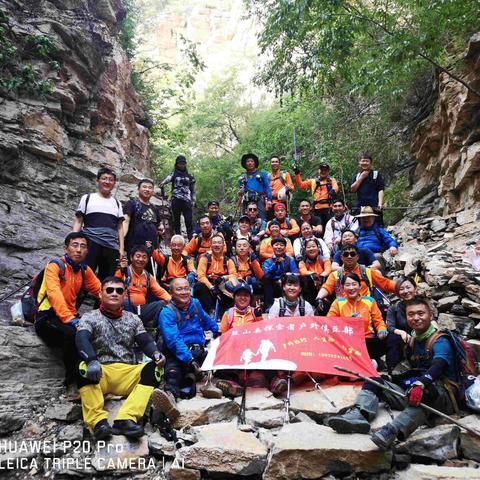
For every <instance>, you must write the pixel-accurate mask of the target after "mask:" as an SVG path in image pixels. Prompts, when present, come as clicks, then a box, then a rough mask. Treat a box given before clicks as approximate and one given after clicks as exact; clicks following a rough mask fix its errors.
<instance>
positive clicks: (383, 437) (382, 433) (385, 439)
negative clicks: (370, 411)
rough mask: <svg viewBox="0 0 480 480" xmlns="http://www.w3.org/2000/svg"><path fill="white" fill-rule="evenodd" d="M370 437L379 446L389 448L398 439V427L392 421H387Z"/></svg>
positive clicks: (382, 448)
mask: <svg viewBox="0 0 480 480" xmlns="http://www.w3.org/2000/svg"><path fill="white" fill-rule="evenodd" d="M370 438H371V439H372V442H373V443H374V444H375V445H376V446H377V447H378V448H380V449H381V450H388V449H389V448H391V446H392V445H393V443H394V442H395V440H396V439H397V429H396V428H395V427H394V426H393V425H392V424H391V423H387V424H386V425H384V426H383V427H382V428H381V429H380V430H377V431H376V432H375V433H372V435H371V436H370Z"/></svg>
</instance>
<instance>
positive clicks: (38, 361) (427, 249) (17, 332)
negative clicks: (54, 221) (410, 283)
mask: <svg viewBox="0 0 480 480" xmlns="http://www.w3.org/2000/svg"><path fill="white" fill-rule="evenodd" d="M460 221H461V222H462V218H460ZM393 230H394V234H395V235H396V236H397V237H398V239H399V240H400V241H401V243H402V248H401V250H400V255H399V256H398V257H397V258H396V259H395V261H394V265H393V266H394V268H395V269H396V271H395V272H392V275H393V276H398V275H400V274H401V273H406V274H408V273H411V272H413V271H415V270H417V269H418V270H419V271H420V273H421V274H422V276H423V277H424V281H423V282H422V283H421V284H420V290H421V291H422V292H424V293H425V294H426V295H428V296H429V297H430V298H431V299H432V303H433V304H434V305H435V307H436V308H437V310H438V312H439V314H438V321H439V323H440V324H441V325H442V326H445V327H448V328H452V329H455V330H457V332H458V333H460V334H461V335H463V336H465V337H466V338H468V339H469V341H470V342H471V343H472V344H473V345H474V346H475V347H476V348H479V347H480V330H479V329H477V328H476V326H477V324H480V275H479V272H477V271H476V270H475V269H474V268H473V267H471V266H470V265H468V264H466V263H462V258H463V257H462V254H463V252H464V250H465V248H466V244H467V242H471V241H477V240H479V239H480V238H479V232H478V222H476V221H475V222H465V223H462V224H461V225H459V223H458V218H457V217H451V218H449V219H440V218H426V219H423V220H417V221H416V222H412V221H410V220H407V219H406V220H403V221H402V222H401V223H400V224H398V225H397V226H396V227H395V228H394V229H393ZM417 265H419V266H418V267H417ZM4 310H5V308H4ZM0 322H1V325H0V339H1V344H2V345H3V348H2V350H1V353H0V356H1V357H0V358H1V360H2V366H3V368H2V370H1V371H0V380H1V382H2V388H1V389H0V396H1V399H2V402H0V435H1V436H2V438H0V468H1V470H0V471H2V473H4V474H5V475H7V477H9V478H29V479H30V478H66V477H79V478H82V477H85V478H97V477H102V478H117V477H119V476H124V477H125V478H148V479H156V478H158V479H160V478H171V479H200V478H204V479H206V478H212V479H213V478H215V479H218V478H220V479H228V478H239V477H242V478H251V479H254V478H263V479H292V480H293V479H299V478H311V479H314V478H330V479H333V478H349V479H354V478H375V479H390V478H396V479H399V480H400V479H402V480H403V479H432V478H435V479H453V478H480V439H479V438H474V437H473V436H472V435H471V434H469V433H466V432H465V431H461V430H460V428H458V427H457V426H454V425H447V424H445V422H443V421H440V420H439V421H438V422H437V424H436V425H435V426H433V427H432V428H426V427H425V428H422V429H420V430H419V431H417V432H416V433H415V434H414V435H412V436H411V437H410V438H409V439H408V441H406V442H404V443H401V444H397V445H396V446H395V449H394V450H393V452H387V453H385V452H381V451H379V450H378V449H377V448H376V446H375V445H374V444H373V443H372V442H371V441H370V439H369V437H368V436H367V435H340V434H337V433H335V432H333V430H331V429H330V428H328V427H327V426H325V424H326V421H327V419H328V418H329V416H331V415H333V414H335V413H337V412H339V411H341V410H342V409H346V408H347V407H349V406H351V405H352V403H353V401H354V398H355V395H356V392H357V391H358V389H359V388H360V384H359V383H339V382H338V381H336V380H334V379H333V380H332V379H330V380H328V381H325V382H323V383H322V386H323V388H324V389H325V391H326V392H327V393H328V396H329V397H331V398H332V399H333V401H334V403H335V405H336V407H335V408H333V407H332V406H331V405H330V404H329V403H328V402H327V401H326V400H325V398H324V397H323V395H322V394H321V393H319V392H318V391H316V390H315V389H314V388H312V385H311V384H307V385H304V386H302V387H297V388H295V389H294V390H293V393H292V398H291V413H290V422H288V423H286V422H285V410H284V403H283V401H282V400H281V399H276V398H274V397H273V396H272V395H271V394H270V393H269V392H268V391H267V390H263V389H253V388H252V389H249V390H248V392H247V401H246V424H245V425H238V412H239V401H238V400H231V399H227V398H222V399H205V398H203V397H202V396H201V395H200V394H199V395H198V396H197V397H196V398H195V399H192V400H183V401H181V402H180V403H179V408H180V410H181V416H180V418H179V420H178V421H177V423H176V424H175V428H176V429H177V431H178V436H179V439H180V442H181V443H180V444H179V445H177V446H175V445H174V443H173V442H169V441H167V440H166V439H165V438H163V437H162V436H161V435H160V433H159V432H158V431H155V430H153V429H152V428H151V427H150V426H147V427H146V431H147V435H146V436H145V437H144V438H143V439H142V440H141V441H139V442H135V443H133V442H130V441H128V440H127V439H126V438H124V437H120V436H119V437H114V440H113V441H112V442H111V443H110V444H108V445H103V446H102V445H97V446H95V445H94V444H93V442H91V437H90V434H89V432H88V431H86V430H85V429H84V428H83V427H82V421H81V408H80V405H79V404H78V403H73V402H69V401H68V400H67V399H66V398H65V395H64V391H63V388H62V385H61V378H62V373H63V372H62V369H61V367H60V366H59V365H60V360H59V358H58V357H57V356H55V354H53V353H52V352H51V351H50V350H49V349H47V348H46V347H45V346H44V345H43V344H42V342H41V341H40V340H39V339H38V338H37V337H36V335H35V333H34V331H33V329H32V327H31V326H13V325H9V319H8V318H7V317H6V315H5V311H4V314H3V315H2V316H1V319H0ZM479 350H480V348H479ZM119 402H121V400H120V399H110V400H108V402H107V407H108V409H109V411H110V412H112V414H113V413H114V412H115V411H116V409H117V408H118V406H119ZM395 414H396V412H389V411H387V410H386V409H385V408H382V409H381V410H380V414H379V415H378V417H377V419H376V420H375V422H374V423H373V425H372V428H373V429H376V428H379V427H380V426H382V425H384V424H385V423H386V422H388V421H389V420H390V418H391V415H395ZM462 417H463V418H462V422H465V424H466V425H469V426H470V427H473V428H477V429H478V430H479V431H480V416H478V415H475V414H472V412H464V413H463V414H462ZM40 440H41V441H43V443H42V444H39V445H37V447H38V451H32V448H33V446H32V445H35V444H32V443H31V442H33V441H40ZM15 442H16V443H15ZM21 442H27V443H23V444H22V443H21ZM53 442H56V445H53ZM22 445H23V448H24V450H25V451H17V452H16V453H15V452H14V451H12V450H14V449H15V447H17V449H21V447H22Z"/></svg>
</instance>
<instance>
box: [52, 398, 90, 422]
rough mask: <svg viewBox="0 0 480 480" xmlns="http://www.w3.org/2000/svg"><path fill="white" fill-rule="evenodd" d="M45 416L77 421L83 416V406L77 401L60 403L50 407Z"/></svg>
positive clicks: (53, 418) (65, 420)
mask: <svg viewBox="0 0 480 480" xmlns="http://www.w3.org/2000/svg"><path fill="white" fill-rule="evenodd" d="M45 416H46V417H47V418H50V419H51V420H62V421H64V422H75V421H76V420H79V419H80V418H82V407H81V406H80V405H78V404H76V403H70V402H65V403H58V404H55V405H52V406H50V407H48V408H47V410H46V411H45Z"/></svg>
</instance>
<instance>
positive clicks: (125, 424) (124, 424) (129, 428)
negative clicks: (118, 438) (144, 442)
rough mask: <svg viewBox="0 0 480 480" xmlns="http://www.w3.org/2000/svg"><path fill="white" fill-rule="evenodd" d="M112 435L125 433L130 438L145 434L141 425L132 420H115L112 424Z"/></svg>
mask: <svg viewBox="0 0 480 480" xmlns="http://www.w3.org/2000/svg"><path fill="white" fill-rule="evenodd" d="M112 433H113V434H114V435H125V436H126V437H130V438H140V437H143V435H144V434H145V432H144V430H143V427H142V426H141V425H140V424H138V423H137V422H134V421H133V420H130V419H128V420H115V421H114V422H113V426H112Z"/></svg>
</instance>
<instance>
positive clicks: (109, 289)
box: [105, 287, 125, 295]
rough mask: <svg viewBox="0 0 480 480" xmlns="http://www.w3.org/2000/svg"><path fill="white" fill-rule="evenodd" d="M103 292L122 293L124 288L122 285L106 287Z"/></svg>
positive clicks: (109, 293) (108, 293)
mask: <svg viewBox="0 0 480 480" xmlns="http://www.w3.org/2000/svg"><path fill="white" fill-rule="evenodd" d="M105 292H106V293H107V295H111V294H112V293H113V292H116V293H118V295H122V294H123V292H125V289H124V288H123V287H116V288H115V287H107V288H106V289H105Z"/></svg>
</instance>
